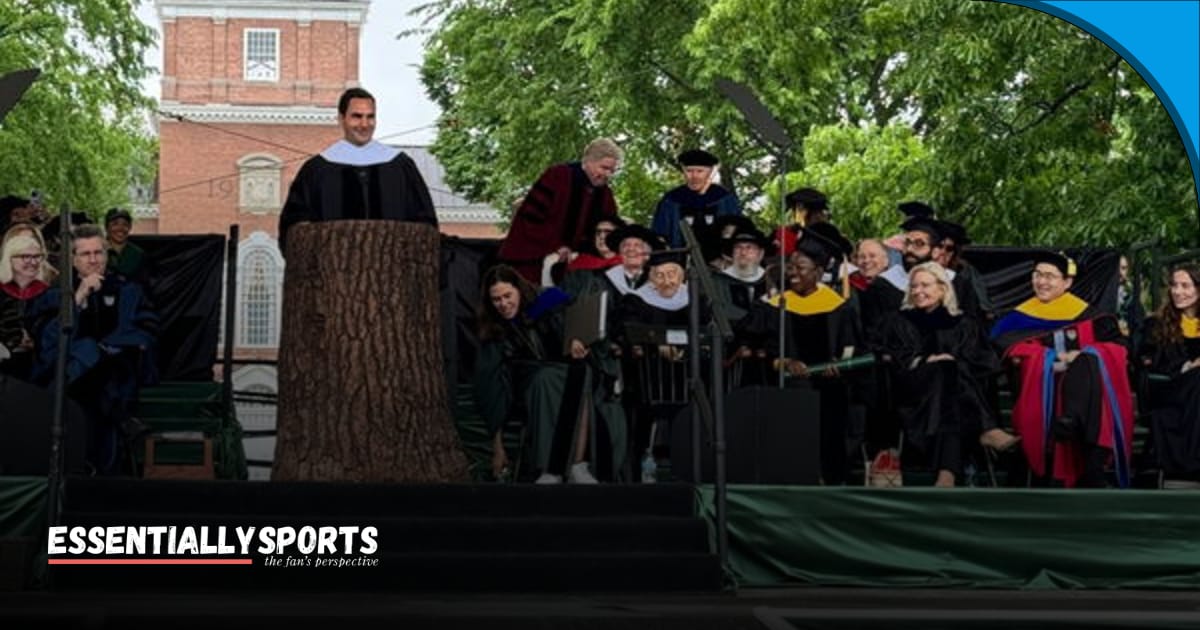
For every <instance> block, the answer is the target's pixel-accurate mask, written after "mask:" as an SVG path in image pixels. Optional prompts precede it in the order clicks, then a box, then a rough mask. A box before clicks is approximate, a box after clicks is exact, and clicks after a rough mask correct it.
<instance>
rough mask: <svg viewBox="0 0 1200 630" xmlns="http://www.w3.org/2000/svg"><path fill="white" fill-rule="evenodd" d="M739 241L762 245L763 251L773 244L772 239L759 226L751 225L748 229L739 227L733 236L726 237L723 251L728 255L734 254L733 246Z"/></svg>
mask: <svg viewBox="0 0 1200 630" xmlns="http://www.w3.org/2000/svg"><path fill="white" fill-rule="evenodd" d="M738 243H754V244H755V245H758V246H759V247H761V248H762V249H763V251H766V250H767V249H768V248H769V247H770V245H771V241H770V240H769V239H768V238H767V236H766V235H765V234H763V233H762V232H761V231H760V230H759V229H758V228H756V227H751V228H750V229H748V230H745V229H739V230H738V231H737V232H735V233H734V235H733V236H732V237H730V238H727V239H725V242H724V244H723V246H722V251H723V252H724V253H725V255H726V256H731V255H733V246H734V245H737V244H738Z"/></svg>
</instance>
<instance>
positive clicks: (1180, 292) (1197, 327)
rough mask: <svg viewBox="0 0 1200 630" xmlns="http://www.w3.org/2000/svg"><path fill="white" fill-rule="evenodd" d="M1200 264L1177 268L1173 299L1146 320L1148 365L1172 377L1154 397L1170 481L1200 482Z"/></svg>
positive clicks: (1157, 439) (1154, 420)
mask: <svg viewBox="0 0 1200 630" xmlns="http://www.w3.org/2000/svg"><path fill="white" fill-rule="evenodd" d="M1197 286H1200V266H1197V265H1194V264H1193V265H1184V266H1182V267H1178V268H1176V269H1174V270H1172V271H1171V286H1170V291H1169V292H1170V299H1169V300H1167V301H1166V302H1165V303H1164V304H1163V305H1162V306H1161V307H1159V309H1158V312H1156V313H1155V314H1154V315H1153V316H1152V317H1150V318H1148V319H1147V320H1146V325H1145V326H1143V327H1142V330H1144V331H1146V342H1145V343H1144V344H1143V346H1142V349H1141V352H1140V353H1139V354H1140V355H1141V356H1142V357H1143V365H1145V366H1146V367H1147V368H1149V370H1150V371H1151V372H1154V373H1157V374H1163V375H1166V376H1167V377H1169V378H1170V379H1171V380H1170V383H1169V384H1168V385H1167V386H1165V387H1161V388H1155V391H1154V394H1155V395H1153V396H1152V397H1151V405H1152V406H1153V410H1152V411H1151V415H1150V418H1151V427H1152V432H1153V439H1154V447H1155V450H1156V451H1157V453H1158V459H1159V463H1160V465H1161V466H1162V468H1163V474H1164V476H1165V477H1167V478H1168V479H1173V480H1188V481H1200V369H1197V368H1200V319H1198V316H1200V312H1198V311H1200V309H1198V308H1197Z"/></svg>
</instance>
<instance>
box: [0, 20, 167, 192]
mask: <svg viewBox="0 0 1200 630" xmlns="http://www.w3.org/2000/svg"><path fill="white" fill-rule="evenodd" d="M137 4H138V2H137V1H136V0H0V73H6V72H11V71H14V70H19V69H23V68H30V67H35V68H40V69H41V71H42V74H41V76H40V77H39V79H38V80H37V82H36V83H34V85H33V86H32V87H31V88H30V90H29V91H28V92H27V93H26V94H25V97H24V99H23V100H22V101H21V102H20V103H19V104H18V105H17V107H16V108H15V109H13V111H12V112H11V113H10V114H9V115H8V117H7V118H5V120H4V122H3V123H0V191H2V192H4V193H13V194H27V193H28V192H29V191H30V190H34V189H36V190H40V191H42V192H43V194H44V195H45V199H46V201H47V203H48V204H50V205H51V206H52V207H57V206H58V205H60V204H68V205H70V206H71V207H72V208H80V209H86V210H88V211H91V212H99V211H102V210H103V209H104V208H106V207H109V206H112V205H117V204H126V203H128V199H129V189H130V185H131V184H132V183H134V182H146V181H150V180H152V179H153V174H152V173H153V163H154V154H155V143H154V140H153V138H152V137H151V134H150V125H149V114H150V112H151V109H150V100H149V99H147V98H146V97H145V96H144V95H143V94H142V93H141V83H140V82H141V80H142V79H143V78H144V77H145V76H146V75H147V73H148V68H147V67H146V66H145V64H144V62H143V61H142V55H143V51H144V50H145V49H146V47H147V46H149V45H150V44H151V43H152V42H153V31H152V30H151V29H150V28H149V27H147V26H146V25H145V24H143V23H142V22H141V21H139V20H138V18H137V16H136V14H135V10H136V8H137Z"/></svg>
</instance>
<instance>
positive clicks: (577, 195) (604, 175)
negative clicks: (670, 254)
mask: <svg viewBox="0 0 1200 630" xmlns="http://www.w3.org/2000/svg"><path fill="white" fill-rule="evenodd" d="M623 158H624V152H623V151H622V150H621V147H619V146H617V143H616V142H613V141H612V140H610V139H608V138H597V139H596V140H592V141H591V142H590V143H588V145H587V147H585V148H584V150H583V158H582V159H581V160H580V161H579V162H568V163H565V164H556V165H554V166H551V167H550V168H547V169H546V170H545V172H543V173H542V175H541V177H539V178H538V180H537V181H536V182H534V184H533V186H532V187H531V188H530V189H529V192H528V193H526V195H525V198H524V199H523V200H522V201H521V204H520V206H519V207H518V208H517V211H516V212H515V213H514V214H513V218H512V227H510V228H509V230H508V236H506V237H505V239H504V242H503V243H501V244H500V252H499V259H500V261H501V262H504V263H507V264H509V265H511V266H512V267H513V268H515V269H516V270H517V271H518V272H519V273H520V274H521V275H522V276H524V277H525V278H526V279H527V280H529V281H530V282H532V283H533V284H535V285H537V284H539V283H540V281H541V269H542V261H543V259H544V258H545V257H546V256H547V255H549V254H551V253H557V254H559V258H560V259H561V260H566V259H567V256H568V255H569V254H570V253H571V252H572V251H573V250H575V249H578V248H579V247H580V246H581V245H583V244H584V243H586V241H587V240H588V238H589V235H588V234H587V227H588V226H589V225H594V224H595V219H597V218H598V217H602V216H604V217H615V216H617V202H616V200H615V199H614V198H613V193H612V189H611V188H609V187H608V183H609V180H611V179H612V177H613V175H615V174H616V172H617V169H618V168H620V165H621V160H622V159H623Z"/></svg>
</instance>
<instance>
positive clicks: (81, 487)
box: [0, 477, 1200, 630]
mask: <svg viewBox="0 0 1200 630" xmlns="http://www.w3.org/2000/svg"><path fill="white" fill-rule="evenodd" d="M45 489H46V488H45V480H44V479H38V478H11V477H10V478H0V538H4V539H5V540H7V541H8V542H9V543H11V542H12V541H14V540H25V541H32V544H36V545H37V551H38V552H39V553H38V554H37V557H34V558H31V559H27V563H26V565H27V568H28V569H30V570H27V575H26V576H25V579H23V581H22V582H21V585H20V587H14V586H12V584H11V580H10V582H9V584H10V585H9V586H8V587H4V586H2V584H4V582H3V580H0V591H4V590H5V588H7V589H8V591H7V592H0V620H5V619H7V620H11V621H17V622H20V623H16V624H9V623H7V622H5V623H3V624H2V625H3V627H13V628H16V627H26V626H28V625H31V624H32V623H34V622H35V621H41V620H54V621H59V622H61V624H59V623H56V624H55V626H56V627H89V628H110V627H111V628H131V627H138V626H139V624H140V623H141V622H145V623H146V625H151V624H150V622H151V621H152V620H162V619H164V618H168V617H169V618H172V619H183V618H188V619H192V620H193V621H194V622H195V623H194V625H195V626H196V627H200V626H201V625H203V626H204V627H206V628H211V627H214V626H216V627H222V628H223V629H224V628H228V627H249V626H261V625H262V624H263V623H264V622H265V621H266V620H282V621H285V622H296V623H297V624H298V625H301V626H303V625H306V623H307V622H313V621H319V622H325V621H333V620H336V619H345V620H347V621H351V622H353V623H354V625H355V627H375V626H383V625H385V623H391V624H396V623H399V624H400V626H401V627H405V628H415V627H437V628H459V627H461V628H467V627H479V625H480V624H481V623H482V622H483V621H484V620H487V621H488V626H489V628H509V627H512V628H518V627H520V628H589V629H590V628H642V627H644V628H714V629H724V628H768V629H771V630H789V629H790V628H860V627H873V626H878V625H885V626H886V627H888V628H1000V627H1004V628H1006V630H1007V629H1010V628H1085V627H1088V628H1094V627H1130V628H1132V627H1138V628H1145V627H1164V628H1170V627H1200V596H1198V595H1196V593H1197V592H1200V591H1198V587H1200V536H1197V535H1196V534H1195V532H1197V531H1200V493H1197V492H1188V491H1166V490H1132V491H1118V490H1091V491H1082V490H1061V489H1058V490H1050V489H1041V490H1030V489H1008V488H961V489H950V490H947V489H933V488H915V487H910V488H898V489H872V488H861V487H860V488H822V487H783V486H731V487H730V488H729V503H728V506H729V509H728V517H729V543H730V557H729V563H728V565H727V567H725V568H724V569H722V567H721V566H720V563H719V562H718V559H717V557H716V555H715V549H716V547H715V538H714V535H715V523H714V520H713V517H714V512H713V488H712V487H710V486H701V487H693V486H688V485H684V484H657V485H600V486H590V487H587V486H570V485H566V486H552V487H546V486H533V485H528V484H515V485H499V484H489V485H470V484H464V485H447V486H415V485H414V486H404V485H387V484H334V483H281V482H266V483H257V482H235V481H166V480H139V479H94V478H72V479H70V480H69V481H68V484H67V497H66V509H65V512H64V524H67V525H79V526H87V527H95V526H113V525H120V526H131V525H156V524H161V525H175V526H179V527H183V526H191V527H197V528H198V527H201V526H208V527H212V528H215V527H218V526H222V525H223V526H227V527H236V526H254V527H260V528H261V527H266V526H274V527H287V526H292V527H301V526H306V525H307V526H330V525H337V526H374V527H376V528H377V529H378V537H377V539H378V547H379V549H378V551H377V552H375V553H373V554H371V555H372V556H373V557H374V558H376V559H378V560H379V563H378V565H377V566H375V567H360V566H351V567H341V568H318V567H302V566H293V567H279V566H275V567H271V566H266V565H265V564H264V559H265V556H261V555H255V556H254V557H253V560H254V564H253V565H252V566H249V567H246V566H202V567H195V566H166V567H164V566H68V567H63V566H56V567H54V570H53V572H52V573H51V572H48V571H47V569H48V567H47V564H46V556H45V541H44V538H41V537H43V536H44V533H45V530H44V519H45V513H44V509H45ZM12 547H13V545H11V544H9V545H7V546H6V547H5V548H9V549H11V548H12ZM7 558H8V560H7V562H8V565H7V566H8V568H7V569H5V570H8V571H11V559H12V555H11V554H10V555H9V556H7ZM4 564H5V562H0V565H4ZM0 577H3V576H0ZM9 577H10V578H11V574H10V575H9ZM47 578H49V579H47ZM831 587H836V588H831ZM864 587H868V588H864ZM13 588H23V589H24V590H12V589H13ZM189 623H191V622H189ZM183 627H191V626H188V625H187V624H186V623H185V624H184V625H183Z"/></svg>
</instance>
